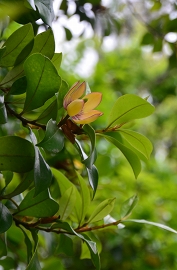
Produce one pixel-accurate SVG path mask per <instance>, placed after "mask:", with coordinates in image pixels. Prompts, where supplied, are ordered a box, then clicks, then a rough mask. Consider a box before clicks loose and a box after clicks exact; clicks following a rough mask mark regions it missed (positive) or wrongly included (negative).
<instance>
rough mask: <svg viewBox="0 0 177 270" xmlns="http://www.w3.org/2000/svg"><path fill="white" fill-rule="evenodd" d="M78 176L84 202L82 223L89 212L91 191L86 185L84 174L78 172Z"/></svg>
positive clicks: (82, 205)
mask: <svg viewBox="0 0 177 270" xmlns="http://www.w3.org/2000/svg"><path fill="white" fill-rule="evenodd" d="M77 177H78V179H79V185H80V194H81V199H82V204H81V211H82V212H81V223H82V222H84V219H85V216H86V214H87V210H88V207H89V205H90V192H89V188H88V186H87V185H86V183H85V181H84V179H83V178H82V176H81V175H80V174H79V173H77Z"/></svg>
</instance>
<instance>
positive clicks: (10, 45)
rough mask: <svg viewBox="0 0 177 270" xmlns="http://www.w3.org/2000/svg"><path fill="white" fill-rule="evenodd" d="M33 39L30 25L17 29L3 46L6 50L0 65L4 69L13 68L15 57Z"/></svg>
mask: <svg viewBox="0 0 177 270" xmlns="http://www.w3.org/2000/svg"><path fill="white" fill-rule="evenodd" d="M33 38H34V33H33V27H32V25H31V24H26V25H24V26H22V27H21V28H19V29H17V30H16V31H15V32H14V33H13V34H12V35H11V36H10V37H9V38H8V39H7V40H6V42H5V43H4V45H3V46H5V47H6V50H5V52H4V54H3V56H2V57H1V60H0V65H1V66H5V67H11V66H14V64H15V62H16V59H17V57H18V56H19V55H20V53H21V52H22V51H23V49H24V48H25V47H26V46H27V45H28V44H29V43H30V42H31V41H32V40H33Z"/></svg>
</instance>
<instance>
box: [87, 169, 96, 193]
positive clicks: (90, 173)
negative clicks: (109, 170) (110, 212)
mask: <svg viewBox="0 0 177 270" xmlns="http://www.w3.org/2000/svg"><path fill="white" fill-rule="evenodd" d="M86 170H87V173H88V180H89V183H90V186H91V188H92V189H93V198H94V196H95V193H96V190H97V187H98V170H97V168H96V166H95V165H93V166H92V168H91V169H88V168H86Z"/></svg>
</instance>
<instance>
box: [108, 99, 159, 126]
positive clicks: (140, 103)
mask: <svg viewBox="0 0 177 270" xmlns="http://www.w3.org/2000/svg"><path fill="white" fill-rule="evenodd" d="M153 112H154V106H152V105H151V104H150V103H149V102H147V101H146V100H145V99H143V98H141V97H139V96H136V95H133V94H126V95H123V96H121V97H119V98H118V99H117V101H116V102H115V104H114V106H113V108H112V110H111V113H110V115H109V120H108V127H111V126H116V125H122V124H125V123H127V122H130V121H131V120H134V119H139V118H144V117H147V116H149V115H151V114H152V113H153Z"/></svg>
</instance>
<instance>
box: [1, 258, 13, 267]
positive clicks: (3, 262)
mask: <svg viewBox="0 0 177 270" xmlns="http://www.w3.org/2000/svg"><path fill="white" fill-rule="evenodd" d="M0 265H1V266H2V267H3V269H8V270H10V269H12V270H13V269H15V265H16V263H15V260H14V259H12V258H11V257H6V258H4V259H2V260H0Z"/></svg>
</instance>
